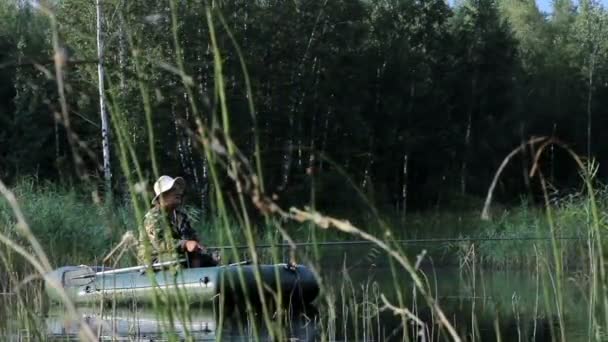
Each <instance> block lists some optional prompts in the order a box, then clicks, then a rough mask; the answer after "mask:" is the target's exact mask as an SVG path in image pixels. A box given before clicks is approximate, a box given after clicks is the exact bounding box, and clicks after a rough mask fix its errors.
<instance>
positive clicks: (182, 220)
mask: <svg viewBox="0 0 608 342" xmlns="http://www.w3.org/2000/svg"><path fill="white" fill-rule="evenodd" d="M176 216H177V217H176V219H177V220H176V221H177V222H176V225H177V230H178V232H179V234H180V240H179V241H178V242H177V246H176V247H177V248H178V250H180V251H188V252H193V251H195V250H197V249H202V247H201V246H200V245H199V244H198V235H197V234H196V231H195V230H194V229H192V226H191V225H190V220H189V219H188V215H187V214H186V213H184V212H182V211H176Z"/></svg>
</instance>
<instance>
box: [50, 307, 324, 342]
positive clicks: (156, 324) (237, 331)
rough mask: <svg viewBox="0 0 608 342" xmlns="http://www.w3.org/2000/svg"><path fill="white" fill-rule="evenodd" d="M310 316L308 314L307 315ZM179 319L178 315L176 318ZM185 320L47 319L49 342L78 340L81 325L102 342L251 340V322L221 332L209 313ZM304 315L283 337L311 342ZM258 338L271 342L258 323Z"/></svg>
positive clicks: (238, 321) (311, 328) (87, 314)
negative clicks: (53, 340) (121, 341)
mask: <svg viewBox="0 0 608 342" xmlns="http://www.w3.org/2000/svg"><path fill="white" fill-rule="evenodd" d="M307 314H310V311H308V312H307ZM176 316H178V315H176ZM187 316H188V317H186V318H184V317H181V318H180V317H174V319H169V318H167V317H162V316H161V315H159V314H157V313H156V312H155V311H154V310H153V309H152V308H137V309H128V308H117V309H114V310H112V309H106V310H105V312H103V313H102V312H100V310H99V308H89V307H80V308H77V317H70V316H68V315H67V314H66V312H65V310H64V309H63V308H62V307H59V306H57V307H53V308H51V310H50V311H49V314H48V316H47V319H46V328H47V337H48V338H49V339H62V340H66V339H73V340H76V339H78V336H79V334H80V330H81V323H84V324H86V325H87V326H88V327H89V328H91V330H92V331H93V332H94V333H95V334H97V333H99V334H100V335H99V336H100V339H101V340H124V339H128V340H135V341H159V340H160V341H162V340H166V339H167V338H169V337H172V338H177V339H178V340H182V339H186V338H190V339H193V340H196V341H206V340H210V341H214V340H220V339H221V340H222V341H225V340H230V341H240V340H250V339H251V336H252V334H253V331H254V328H253V325H252V322H251V320H250V319H247V318H246V317H241V316H240V315H237V314H232V315H230V316H229V317H225V318H224V321H223V322H222V326H221V331H219V330H218V329H220V327H219V322H218V317H217V315H216V314H215V313H214V312H213V311H212V310H211V309H196V310H190V312H189V314H188V315H187ZM305 317H307V316H306V315H304V314H303V313H299V312H298V313H292V315H291V316H290V324H287V325H286V326H285V331H284V334H285V337H286V338H287V339H288V340H291V341H314V340H315V335H316V327H315V324H314V322H313V321H310V320H309V319H306V318H305ZM256 323H257V324H255V325H256V327H257V329H258V330H257V334H256V335H257V337H258V339H260V340H270V339H271V336H270V334H269V333H268V331H267V330H266V329H265V328H264V324H263V322H262V321H261V318H260V319H259V322H256Z"/></svg>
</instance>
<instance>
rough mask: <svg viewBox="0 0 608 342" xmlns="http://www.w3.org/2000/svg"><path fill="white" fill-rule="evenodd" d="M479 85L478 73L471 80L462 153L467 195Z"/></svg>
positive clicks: (462, 185)
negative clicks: (470, 152)
mask: <svg viewBox="0 0 608 342" xmlns="http://www.w3.org/2000/svg"><path fill="white" fill-rule="evenodd" d="M476 86H477V75H474V76H473V80H472V81H471V103H470V104H469V110H468V113H467V127H466V129H465V134H464V148H463V155H462V166H461V169H460V193H461V194H462V195H465V194H466V193H467V161H468V155H469V149H470V146H471V130H472V126H473V107H474V102H475V93H476Z"/></svg>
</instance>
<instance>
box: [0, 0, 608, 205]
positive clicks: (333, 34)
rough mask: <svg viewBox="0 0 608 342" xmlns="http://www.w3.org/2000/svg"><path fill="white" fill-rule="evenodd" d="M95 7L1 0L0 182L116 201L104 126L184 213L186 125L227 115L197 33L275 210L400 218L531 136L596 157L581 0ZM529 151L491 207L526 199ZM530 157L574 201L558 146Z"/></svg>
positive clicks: (607, 42) (601, 55)
mask: <svg viewBox="0 0 608 342" xmlns="http://www.w3.org/2000/svg"><path fill="white" fill-rule="evenodd" d="M95 5H96V4H95V2H94V1H81V0H70V1H40V2H30V1H17V0H15V1H3V2H2V4H1V5H0V17H2V18H3V20H1V24H0V45H1V46H2V48H1V49H0V74H1V79H2V82H1V84H0V120H1V123H0V179H2V180H4V181H5V182H7V183H8V184H11V182H13V183H14V182H18V181H19V179H21V178H23V177H27V176H32V177H35V178H36V179H39V180H48V181H50V182H52V183H63V184H70V185H78V186H80V185H81V184H87V185H86V186H89V187H90V186H93V187H97V188H99V189H103V188H104V187H106V188H107V185H104V184H111V189H112V193H114V194H117V195H119V196H122V195H124V193H125V192H127V191H128V190H127V189H126V188H127V187H126V186H125V185H124V184H125V182H126V178H127V177H128V176H129V175H125V174H124V170H122V169H121V168H120V167H119V161H118V160H119V156H118V153H117V152H116V145H117V143H116V139H115V137H116V134H117V133H116V129H117V122H118V121H119V122H120V125H121V129H124V134H125V137H128V140H129V142H130V144H132V146H133V148H134V153H135V154H136V155H137V158H138V159H139V161H140V165H141V168H142V172H143V173H144V174H145V175H146V177H147V179H148V180H149V181H150V182H152V181H153V179H154V177H155V175H159V174H171V175H181V176H184V177H186V179H187V180H188V182H189V185H190V187H189V189H190V191H191V192H192V193H191V195H192V197H190V198H191V202H192V203H193V204H195V205H197V206H200V207H202V208H205V207H206V206H208V202H209V201H208V197H209V191H210V190H211V189H210V186H209V183H210V182H209V179H208V178H209V172H208V161H207V160H206V158H205V156H204V154H203V153H201V151H200V148H199V144H197V142H196V141H193V139H194V138H193V134H191V133H192V132H194V131H196V120H201V122H205V123H206V124H208V125H209V126H210V127H211V128H214V127H219V126H221V125H223V120H224V119H225V118H222V117H221V113H220V101H219V95H218V90H217V86H216V82H215V81H216V78H217V76H218V74H217V70H215V69H214V66H213V65H214V58H215V55H214V53H213V45H212V42H211V40H210V28H211V27H213V30H214V35H215V37H216V40H217V42H216V43H217V49H218V50H219V53H220V56H221V64H222V69H221V72H222V76H223V85H224V88H225V93H224V95H223V96H225V100H226V104H227V108H228V109H229V111H230V118H229V121H230V133H231V137H232V139H233V140H234V143H235V146H237V147H238V148H239V151H240V153H242V155H243V156H245V157H246V158H247V159H249V160H250V161H252V162H253V160H255V159H256V155H257V154H256V153H257V152H259V157H260V158H259V159H260V160H261V171H262V173H263V175H264V180H265V186H266V189H267V192H269V193H272V194H275V195H276V196H278V198H280V200H281V201H285V202H287V203H297V204H301V203H308V202H309V201H310V196H311V189H312V188H314V193H315V197H316V201H317V203H318V204H317V205H318V206H319V207H323V208H327V209H329V210H331V209H336V210H342V209H345V208H348V207H350V206H351V205H352V203H351V202H352V201H353V200H352V197H353V196H351V193H352V192H349V191H347V190H345V189H346V188H348V187H350V186H351V185H348V183H349V182H350V183H352V185H353V186H356V187H359V188H360V189H361V190H362V191H363V192H364V193H365V194H366V195H367V196H368V197H369V198H371V199H372V201H373V202H374V203H375V204H376V205H377V206H379V207H380V208H383V209H386V210H389V211H395V212H398V213H402V214H405V212H406V211H409V210H425V209H429V208H435V207H441V208H459V207H461V206H463V205H465V204H466V203H478V202H479V201H478V199H479V198H482V197H484V196H485V194H486V192H487V189H488V186H489V184H490V182H491V180H492V177H493V176H494V173H495V172H496V169H497V168H498V166H499V165H500V163H501V161H502V160H503V158H504V157H505V156H506V155H507V154H508V153H509V152H510V151H511V150H513V149H514V148H517V147H518V146H519V145H521V144H522V143H524V142H525V141H528V140H529V139H531V138H532V137H539V136H543V137H553V138H555V139H557V140H559V141H561V142H563V143H564V144H566V145H568V146H569V147H570V148H572V149H573V150H574V151H576V153H578V154H579V155H580V156H581V157H585V158H586V159H588V160H591V159H592V160H595V161H598V162H599V164H600V165H601V164H602V162H603V161H604V160H606V158H608V148H607V147H606V146H607V145H605V144H604V143H603V138H604V137H603V132H604V129H605V128H606V127H607V126H608V119H607V118H608V117H607V116H606V115H605V108H606V105H608V103H607V101H608V79H607V77H608V58H607V57H608V12H607V11H606V10H605V9H604V8H603V7H602V5H601V4H599V3H597V2H594V1H589V0H582V1H581V2H580V3H577V4H575V3H573V2H572V1H570V0H556V1H554V3H553V11H552V12H551V13H542V12H540V11H539V9H538V7H537V5H536V3H535V2H534V1H531V0H463V1H459V2H457V3H455V4H452V5H449V4H447V3H446V2H445V1H443V0H425V1H415V0H389V1H380V0H372V1H363V0H331V1H329V0H325V1H317V0H313V1H309V0H299V1H262V0H259V1H257V0H256V1H252V0H222V1H211V2H209V1H202V0H188V1H168V2H165V1H119V0H104V1H100V13H99V14H100V18H99V26H97V25H96V23H97V16H96V6H95ZM211 5H212V6H215V7H216V8H218V11H217V16H216V15H214V16H213V18H212V17H208V16H207V13H206V8H208V6H211ZM172 9H174V11H172ZM49 13H52V15H49ZM177 18H179V20H177ZM176 20H177V21H176ZM210 20H212V23H210ZM210 24H212V25H210ZM98 42H101V49H100V48H99V46H98ZM57 66H60V67H61V70H62V74H61V77H60V79H58V78H57V77H56V76H57V74H56V73H55V72H56V69H57V68H56V67H57ZM99 67H103V73H104V76H103V79H102V82H101V83H102V84H100V82H99V73H98V71H99V69H98V68H99ZM181 70H183V72H182V71H181ZM58 84H60V85H61V87H58ZM101 86H103V89H104V91H103V93H102V97H103V98H104V99H105V102H106V103H105V106H104V107H105V108H104V110H103V111H104V112H106V115H107V117H108V119H107V120H108V122H106V123H105V124H106V125H107V127H108V132H109V134H108V142H109V146H108V151H109V153H108V156H107V161H108V164H107V165H106V164H105V162H104V161H105V160H106V159H105V157H104V152H103V142H102V133H101V132H102V122H101V120H100V113H101V109H100V87H101ZM59 89H61V90H59ZM256 151H257V152H256ZM526 152H528V153H522V154H521V156H518V157H517V160H516V161H514V162H511V164H510V165H509V166H508V167H507V169H506V170H505V174H506V175H505V176H503V177H501V178H500V180H499V183H498V188H497V191H496V193H497V195H496V196H497V197H498V200H501V201H504V202H506V203H509V202H511V203H513V202H517V201H519V200H520V198H521V197H522V196H524V197H525V196H529V195H531V196H532V197H534V194H535V192H536V191H537V189H536V188H535V187H537V185H536V183H538V182H536V181H534V180H530V179H529V178H528V176H527V170H528V169H529V167H530V161H531V159H532V157H531V155H530V153H533V151H528V150H526ZM541 162H542V169H543V172H544V175H545V176H546V177H547V179H548V180H549V183H550V185H551V186H552V187H553V188H554V189H555V191H560V192H561V191H565V192H568V191H570V192H576V191H578V189H579V188H580V183H581V182H580V177H578V175H577V169H576V165H574V163H573V162H572V161H571V160H570V159H569V158H567V156H566V155H565V153H564V152H562V151H561V150H558V149H557V148H556V149H555V150H554V149H552V150H551V153H546V154H544V155H543V157H542V160H541ZM153 165H155V166H153ZM106 166H107V167H106ZM105 169H108V172H105ZM104 172H105V173H104ZM599 175H600V177H599V179H601V178H602V177H603V176H605V175H606V171H604V168H601V167H600V169H599ZM104 179H106V180H108V181H109V183H105V182H104ZM346 179H348V181H346ZM312 184H314V186H312Z"/></svg>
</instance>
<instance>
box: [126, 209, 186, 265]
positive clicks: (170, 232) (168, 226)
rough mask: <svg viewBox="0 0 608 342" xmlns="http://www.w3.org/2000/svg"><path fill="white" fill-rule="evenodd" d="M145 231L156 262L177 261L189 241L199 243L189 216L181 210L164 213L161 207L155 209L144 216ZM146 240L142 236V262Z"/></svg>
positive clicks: (140, 246)
mask: <svg viewBox="0 0 608 342" xmlns="http://www.w3.org/2000/svg"><path fill="white" fill-rule="evenodd" d="M144 230H145V232H146V235H147V238H148V241H149V242H150V247H151V252H152V253H151V254H152V260H155V261H168V260H169V259H172V260H175V258H176V256H177V255H178V254H179V253H183V252H184V244H185V243H186V241H187V240H196V241H198V237H197V235H196V232H195V231H194V229H192V226H190V221H189V220H188V215H186V213H185V212H183V211H180V210H174V211H173V212H172V213H164V212H163V211H162V210H161V209H160V208H159V207H156V206H155V207H153V208H152V209H150V210H149V211H148V212H147V213H146V215H145V216H144ZM144 238H145V237H144V236H140V243H139V252H138V256H139V258H140V261H144V260H145V248H144V243H145V242H144Z"/></svg>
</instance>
